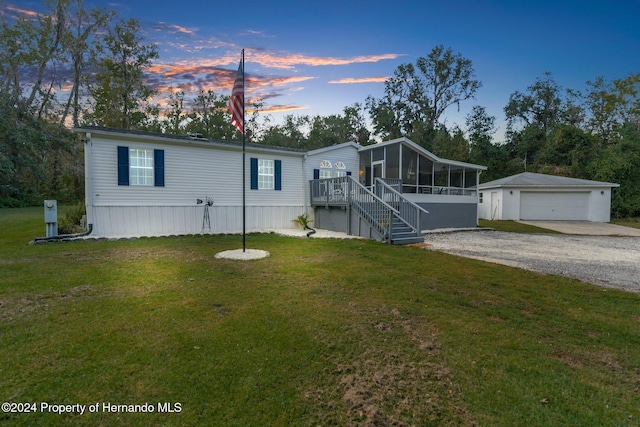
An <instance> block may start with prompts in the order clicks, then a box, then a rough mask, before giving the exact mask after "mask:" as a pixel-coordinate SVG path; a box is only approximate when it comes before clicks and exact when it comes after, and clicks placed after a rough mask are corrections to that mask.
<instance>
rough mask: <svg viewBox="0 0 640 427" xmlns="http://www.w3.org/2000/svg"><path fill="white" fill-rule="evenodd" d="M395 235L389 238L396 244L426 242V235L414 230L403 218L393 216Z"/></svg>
mask: <svg viewBox="0 0 640 427" xmlns="http://www.w3.org/2000/svg"><path fill="white" fill-rule="evenodd" d="M391 225H392V227H391V228H392V230H393V235H392V238H390V239H389V241H390V243H392V244H394V245H409V244H411V243H422V242H424V237H422V235H421V234H420V232H417V233H416V231H415V230H413V229H412V228H411V227H410V226H408V225H407V224H405V222H404V221H402V219H400V218H397V217H395V216H394V217H393V219H392V220H391Z"/></svg>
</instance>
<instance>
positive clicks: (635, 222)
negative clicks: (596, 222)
mask: <svg viewBox="0 0 640 427" xmlns="http://www.w3.org/2000/svg"><path fill="white" fill-rule="evenodd" d="M611 223H613V224H618V225H624V226H625V227H633V228H640V218H621V219H616V218H612V219H611Z"/></svg>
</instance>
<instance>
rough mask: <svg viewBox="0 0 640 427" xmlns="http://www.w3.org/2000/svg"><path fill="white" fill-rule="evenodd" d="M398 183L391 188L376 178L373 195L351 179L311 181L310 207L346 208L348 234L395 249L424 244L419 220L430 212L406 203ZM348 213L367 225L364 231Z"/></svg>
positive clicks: (400, 185)
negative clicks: (386, 244) (379, 241)
mask: <svg viewBox="0 0 640 427" xmlns="http://www.w3.org/2000/svg"><path fill="white" fill-rule="evenodd" d="M397 181H399V182H396V183H395V184H394V186H395V187H396V188H394V187H393V186H392V185H390V184H388V183H386V182H385V181H384V180H381V179H379V178H377V179H376V182H375V192H372V191H370V190H369V189H367V188H366V187H365V186H363V185H362V184H360V183H359V182H358V181H356V180H354V179H353V178H352V177H351V176H345V177H338V178H328V179H317V180H312V181H311V205H312V206H315V207H317V206H325V207H329V206H339V207H341V208H346V211H347V223H348V225H347V233H348V234H352V235H360V236H362V237H368V238H377V239H379V240H382V241H387V242H389V243H391V244H394V245H407V244H411V243H420V242H424V237H422V233H421V216H422V215H424V214H428V213H429V212H427V211H426V210H424V209H423V208H421V207H420V206H418V205H416V204H415V203H413V202H411V201H410V200H407V198H406V197H404V196H403V195H402V193H401V192H400V191H398V190H399V189H401V188H402V183H401V182H400V180H397ZM351 213H353V214H355V215H356V216H357V218H358V221H357V222H358V223H360V222H364V223H366V224H367V227H365V228H366V229H365V230H364V231H363V228H362V227H361V226H360V225H358V226H355V225H354V224H352V223H353V222H354V221H353V219H352V215H351Z"/></svg>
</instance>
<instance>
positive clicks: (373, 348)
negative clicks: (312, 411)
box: [310, 304, 476, 426]
mask: <svg viewBox="0 0 640 427" xmlns="http://www.w3.org/2000/svg"><path fill="white" fill-rule="evenodd" d="M349 307H350V311H351V313H350V315H347V316H346V317H345V320H346V319H349V320H351V323H350V324H349V325H346V329H347V330H346V331H345V333H346V334H348V335H349V336H350V337H351V341H352V342H353V343H354V347H355V348H354V353H351V354H336V355H334V357H335V359H336V369H335V371H334V372H331V373H330V375H329V376H330V377H331V378H333V379H334V384H333V387H331V388H323V389H319V390H316V391H315V392H312V393H310V395H312V396H315V397H316V398H318V399H319V400H322V401H324V402H325V403H324V405H325V406H326V407H325V408H323V409H324V410H323V411H322V412H323V413H325V414H327V413H330V411H328V409H331V410H333V412H334V413H335V414H336V415H335V416H336V417H337V418H336V419H332V420H329V419H324V420H322V422H323V423H327V424H330V423H338V424H342V425H361V426H409V425H425V424H429V425H431V424H433V425H466V426H473V425H476V423H475V421H474V420H473V419H472V417H471V414H470V412H469V411H468V410H467V409H466V408H465V405H464V403H463V400H462V392H461V388H460V387H459V386H458V385H457V384H456V381H455V379H454V378H453V375H452V372H451V370H450V369H449V368H448V366H447V365H446V363H445V362H444V360H443V357H442V352H441V346H440V343H439V342H438V334H437V331H436V330H435V328H434V326H433V325H431V324H429V323H428V322H427V321H426V320H425V319H417V318H415V317H413V318H412V317H410V316H404V315H403V314H402V313H401V312H400V310H398V309H396V308H393V309H389V308H387V307H382V308H380V309H373V310H371V309H367V308H363V307H360V306H358V305H356V304H350V305H349ZM390 342H391V345H390ZM390 348H392V349H393V350H391V351H390V350H389V349H390ZM345 359H349V360H345ZM443 414H447V415H446V416H445V417H444V418H442V417H443Z"/></svg>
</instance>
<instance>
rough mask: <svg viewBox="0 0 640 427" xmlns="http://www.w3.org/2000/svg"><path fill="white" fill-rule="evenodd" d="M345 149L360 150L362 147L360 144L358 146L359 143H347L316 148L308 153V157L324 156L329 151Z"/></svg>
mask: <svg viewBox="0 0 640 427" xmlns="http://www.w3.org/2000/svg"><path fill="white" fill-rule="evenodd" d="M344 147H354V148H356V149H358V150H359V149H360V148H361V147H362V146H361V145H360V144H358V143H357V142H354V141H347V142H342V143H338V144H333V145H329V146H328V147H322V148H316V149H315V150H310V151H307V155H312V154H322V153H325V152H327V151H332V150H338V149H340V148H344Z"/></svg>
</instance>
